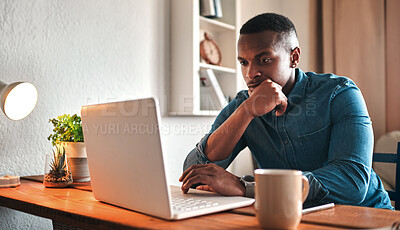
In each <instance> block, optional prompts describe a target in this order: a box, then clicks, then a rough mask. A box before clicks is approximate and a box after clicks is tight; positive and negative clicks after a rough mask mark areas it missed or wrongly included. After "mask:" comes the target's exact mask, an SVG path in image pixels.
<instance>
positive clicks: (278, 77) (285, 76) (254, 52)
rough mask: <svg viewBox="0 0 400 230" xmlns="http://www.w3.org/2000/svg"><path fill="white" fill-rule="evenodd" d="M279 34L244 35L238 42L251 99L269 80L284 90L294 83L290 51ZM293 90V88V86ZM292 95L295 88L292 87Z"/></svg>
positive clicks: (244, 76) (272, 32) (273, 32)
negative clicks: (286, 86)
mask: <svg viewBox="0 0 400 230" xmlns="http://www.w3.org/2000/svg"><path fill="white" fill-rule="evenodd" d="M280 42H281V41H280V38H279V36H278V33H277V32H275V31H269V30H266V31H262V32H259V33H252V34H241V35H240V37H239V41H238V60H239V62H240V64H241V68H242V74H243V78H244V80H245V82H246V84H247V86H248V88H249V94H250V95H251V93H252V91H253V90H254V88H256V87H257V86H258V85H259V84H260V83H261V82H263V81H264V80H266V79H270V80H271V81H273V82H275V83H277V84H279V85H280V86H282V88H283V91H284V93H287V92H285V85H287V83H288V82H289V83H290V84H288V85H291V84H293V82H294V71H293V68H291V59H290V55H291V53H290V51H289V50H287V49H286V48H285V47H284V46H283V45H282V43H280ZM291 86H292V85H291ZM289 88H290V89H289V91H290V90H291V87H289Z"/></svg>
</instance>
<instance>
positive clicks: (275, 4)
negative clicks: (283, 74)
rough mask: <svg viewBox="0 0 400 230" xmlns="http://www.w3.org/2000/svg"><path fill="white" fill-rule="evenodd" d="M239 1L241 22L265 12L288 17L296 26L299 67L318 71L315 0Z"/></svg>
mask: <svg viewBox="0 0 400 230" xmlns="http://www.w3.org/2000/svg"><path fill="white" fill-rule="evenodd" d="M240 3H241V24H243V23H245V22H246V21H247V20H248V19H250V18H252V17H254V16H256V15H258V14H261V13H266V12H272V13H277V14H282V15H285V16H286V17H288V18H289V19H290V20H291V21H292V22H293V24H294V25H295V27H296V30H297V35H298V37H299V42H300V48H301V51H302V52H301V58H300V65H299V66H300V68H301V69H303V70H304V71H315V72H318V71H319V70H320V68H319V67H318V65H319V61H320V60H318V58H319V56H320V55H318V53H317V52H318V51H317V50H316V48H315V47H316V46H315V43H316V42H318V40H317V39H318V38H317V31H316V23H317V22H316V20H317V19H316V15H314V14H315V13H313V12H315V9H316V7H317V1H316V0H243V1H241V2H240Z"/></svg>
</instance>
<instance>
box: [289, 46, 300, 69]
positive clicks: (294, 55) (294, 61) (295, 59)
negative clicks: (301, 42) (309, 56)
mask: <svg viewBox="0 0 400 230" xmlns="http://www.w3.org/2000/svg"><path fill="white" fill-rule="evenodd" d="M299 62H300V47H295V48H294V49H292V51H291V52H290V67H292V68H296V67H297V66H298V65H299Z"/></svg>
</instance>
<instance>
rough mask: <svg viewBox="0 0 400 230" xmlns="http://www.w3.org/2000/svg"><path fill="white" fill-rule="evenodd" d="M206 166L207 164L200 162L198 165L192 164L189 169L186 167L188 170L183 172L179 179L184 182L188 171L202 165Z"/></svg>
mask: <svg viewBox="0 0 400 230" xmlns="http://www.w3.org/2000/svg"><path fill="white" fill-rule="evenodd" d="M205 166H207V164H198V165H192V166H190V167H189V168H188V169H186V170H185V171H184V172H183V173H182V176H181V177H179V181H180V182H182V181H183V179H184V178H185V177H186V175H187V174H188V173H190V172H191V171H192V170H193V169H196V168H202V167H205Z"/></svg>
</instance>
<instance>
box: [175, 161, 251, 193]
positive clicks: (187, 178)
mask: <svg viewBox="0 0 400 230" xmlns="http://www.w3.org/2000/svg"><path fill="white" fill-rule="evenodd" d="M179 181H180V182H182V188H181V189H182V191H183V193H187V192H188V191H189V188H190V187H191V186H192V185H195V184H203V185H200V186H197V187H196V189H200V190H206V191H212V192H217V193H220V194H222V195H226V196H244V195H245V187H244V185H243V184H242V183H241V182H240V178H239V177H237V176H235V175H233V174H231V173H230V172H228V171H226V170H225V169H223V168H221V167H220V166H218V165H216V164H198V165H192V166H191V167H190V168H188V169H187V170H186V171H185V172H183V174H182V176H181V177H180V178H179Z"/></svg>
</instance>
